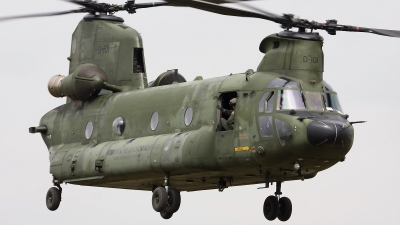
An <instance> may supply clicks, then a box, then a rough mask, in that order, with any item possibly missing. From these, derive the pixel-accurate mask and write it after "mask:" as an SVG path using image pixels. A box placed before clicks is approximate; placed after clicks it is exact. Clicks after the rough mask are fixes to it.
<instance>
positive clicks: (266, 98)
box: [258, 91, 274, 112]
mask: <svg viewBox="0 0 400 225" xmlns="http://www.w3.org/2000/svg"><path fill="white" fill-rule="evenodd" d="M273 107H274V92H273V91H272V92H265V93H264V94H263V96H262V97H261V99H260V101H259V103H258V112H272V109H273Z"/></svg>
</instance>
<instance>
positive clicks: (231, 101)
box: [229, 98, 237, 105]
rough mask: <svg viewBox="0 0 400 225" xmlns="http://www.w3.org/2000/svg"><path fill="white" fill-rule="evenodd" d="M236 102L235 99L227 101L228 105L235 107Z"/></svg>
mask: <svg viewBox="0 0 400 225" xmlns="http://www.w3.org/2000/svg"><path fill="white" fill-rule="evenodd" d="M236 100H237V98H232V99H231V100H230V101H229V105H236Z"/></svg>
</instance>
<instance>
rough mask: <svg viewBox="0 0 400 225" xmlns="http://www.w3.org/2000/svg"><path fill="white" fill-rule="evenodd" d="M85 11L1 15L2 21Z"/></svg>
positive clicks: (82, 10)
mask: <svg viewBox="0 0 400 225" xmlns="http://www.w3.org/2000/svg"><path fill="white" fill-rule="evenodd" d="M81 12H85V10H84V9H76V10H68V11H62V12H52V13H39V14H29V15H20V16H10V17H0V22H1V21H5V20H13V19H22V18H34V17H47V16H60V15H65V14H70V13H81Z"/></svg>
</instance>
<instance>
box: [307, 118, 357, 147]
mask: <svg viewBox="0 0 400 225" xmlns="http://www.w3.org/2000/svg"><path fill="white" fill-rule="evenodd" d="M353 135H354V130H353V127H352V126H350V124H348V123H345V122H341V121H335V120H314V121H312V122H311V123H310V124H308V126H307V138H308V142H310V144H312V145H314V146H319V147H330V148H349V147H351V145H352V143H353Z"/></svg>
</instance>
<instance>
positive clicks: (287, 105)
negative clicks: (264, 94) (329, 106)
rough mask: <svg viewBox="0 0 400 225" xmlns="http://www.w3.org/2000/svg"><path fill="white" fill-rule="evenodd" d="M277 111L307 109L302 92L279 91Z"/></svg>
mask: <svg viewBox="0 0 400 225" xmlns="http://www.w3.org/2000/svg"><path fill="white" fill-rule="evenodd" d="M277 99H278V103H277V109H278V110H281V109H305V108H306V105H305V103H304V101H303V96H302V93H301V92H300V90H278V91H277Z"/></svg>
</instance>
